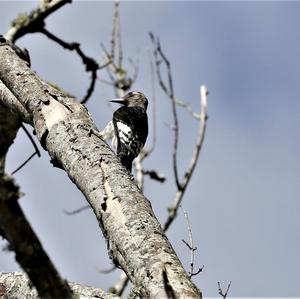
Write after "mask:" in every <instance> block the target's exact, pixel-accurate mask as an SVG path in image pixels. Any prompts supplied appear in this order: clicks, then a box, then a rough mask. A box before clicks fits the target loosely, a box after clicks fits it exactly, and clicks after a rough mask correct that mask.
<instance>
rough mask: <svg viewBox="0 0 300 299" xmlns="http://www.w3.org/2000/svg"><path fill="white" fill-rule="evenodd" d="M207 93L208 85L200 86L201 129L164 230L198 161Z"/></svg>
mask: <svg viewBox="0 0 300 299" xmlns="http://www.w3.org/2000/svg"><path fill="white" fill-rule="evenodd" d="M207 95H208V91H207V88H206V86H204V85H202V86H201V87H200V120H199V129H198V136H197V140H196V146H195V150H194V153H193V155H192V158H191V160H190V164H189V167H188V169H187V170H186V172H185V174H184V177H183V180H182V182H181V186H182V189H181V190H178V191H177V192H176V195H175V201H174V203H173V205H172V206H171V207H169V215H168V218H167V220H166V222H165V224H164V230H165V231H166V230H167V229H168V228H169V226H170V225H171V223H172V222H173V221H174V219H175V218H176V215H177V211H178V208H179V206H180V204H181V202H182V199H183V196H184V193H185V190H186V189H187V186H188V184H189V182H190V179H191V177H192V175H193V173H194V170H195V167H196V165H197V162H198V158H199V155H200V151H201V148H202V145H203V141H204V137H205V132H206V121H207Z"/></svg>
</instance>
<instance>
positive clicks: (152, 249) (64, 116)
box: [0, 45, 201, 298]
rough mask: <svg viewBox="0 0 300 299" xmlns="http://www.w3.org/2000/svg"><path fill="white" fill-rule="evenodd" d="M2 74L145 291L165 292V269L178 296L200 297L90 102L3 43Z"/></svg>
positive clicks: (115, 255) (112, 251)
mask: <svg viewBox="0 0 300 299" xmlns="http://www.w3.org/2000/svg"><path fill="white" fill-rule="evenodd" d="M16 70H17V71H16ZM0 79H1V80H2V81H3V83H4V84H5V85H6V87H8V88H9V89H10V91H11V92H12V93H13V94H14V96H15V97H16V98H17V99H18V101H19V102H20V103H21V104H22V105H23V106H24V107H26V109H27V111H28V112H29V113H30V115H31V116H32V118H33V123H34V128H35V131H36V133H37V136H38V138H39V140H40V142H41V144H42V146H43V147H44V148H45V149H46V150H47V151H48V153H49V155H50V156H51V159H52V161H55V164H56V165H59V166H60V167H61V168H62V169H64V170H65V171H66V172H67V173H68V176H69V177H70V179H71V180H72V181H73V182H74V184H76V186H77V187H78V188H79V189H80V190H81V191H82V193H83V194H84V195H85V197H86V199H87V201H88V202H89V204H90V205H91V206H92V208H93V211H94V213H95V215H96V218H97V220H98V222H99V225H100V227H101V228H102V231H103V234H104V236H105V237H106V238H107V243H108V250H109V255H110V257H111V258H112V259H113V261H114V263H115V264H117V265H119V266H120V267H121V268H122V269H123V270H124V271H125V272H126V274H127V275H128V276H129V278H130V280H131V281H132V282H133V284H134V285H135V286H139V287H141V289H140V290H141V294H140V295H141V297H150V298H166V294H165V288H164V282H163V278H162V272H163V271H165V272H166V273H167V276H168V281H169V283H170V284H171V286H172V289H173V290H174V292H175V294H176V297H177V298H187V297H189V298H200V297H201V293H200V291H199V290H198V289H197V288H196V287H195V285H194V284H193V283H192V282H191V281H190V279H189V277H188V275H187V273H186V272H185V270H184V269H183V267H182V265H181V263H180V261H179V259H178V257H177V256H176V253H175V252H174V250H173V248H172V246H171V244H170V243H169V241H168V239H167V237H166V236H165V235H164V232H163V231H162V229H161V226H160V225H159V223H158V221H157V219H156V217H155V216H154V213H153V211H152V209H151V204H150V202H149V201H148V200H147V199H146V198H145V197H144V196H143V194H142V193H141V192H140V190H139V189H138V187H137V186H136V184H135V183H134V182H133V181H132V179H131V177H130V175H129V174H128V173H127V172H126V170H125V169H124V168H123V166H122V165H121V164H120V162H119V159H118V158H117V157H116V156H115V154H114V153H113V152H112V151H111V150H110V148H109V147H108V146H107V144H106V143H105V142H103V141H102V140H101V139H99V138H98V137H97V136H95V134H90V133H89V132H91V130H95V131H97V129H96V127H95V125H94V123H93V121H92V119H91V117H90V115H89V114H88V112H87V110H86V108H85V107H83V106H82V105H80V104H79V103H77V102H75V101H74V100H73V99H71V98H68V97H65V96H63V94H61V93H59V92H57V91H55V90H51V87H47V86H46V85H45V84H43V83H42V82H41V80H40V79H39V78H38V77H37V75H36V73H35V72H33V71H31V70H30V69H29V68H28V67H27V65H26V64H25V63H24V62H23V61H22V60H20V59H19V58H18V57H17V56H16V55H15V53H14V52H13V51H12V50H11V49H10V48H9V46H8V45H0ZM33 94H34V96H33ZM178 282H180V284H179V283H178Z"/></svg>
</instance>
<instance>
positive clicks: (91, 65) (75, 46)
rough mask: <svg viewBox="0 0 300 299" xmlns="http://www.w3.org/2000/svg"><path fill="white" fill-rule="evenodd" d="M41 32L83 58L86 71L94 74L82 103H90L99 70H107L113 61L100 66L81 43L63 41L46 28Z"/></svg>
mask: <svg viewBox="0 0 300 299" xmlns="http://www.w3.org/2000/svg"><path fill="white" fill-rule="evenodd" d="M40 32H41V33H43V34H44V35H45V36H47V37H48V38H49V39H51V40H52V41H54V42H56V43H57V44H59V45H60V46H61V47H63V48H64V49H67V50H70V51H76V53H77V54H78V55H79V57H80V58H81V60H82V63H83V64H84V65H85V68H86V71H87V72H91V73H92V75H91V82H90V86H89V87H88V89H87V92H86V95H85V96H84V98H83V99H82V101H81V103H82V104H85V103H86V102H87V101H88V99H89V98H90V97H91V95H92V93H93V91H94V88H95V83H96V80H97V70H100V69H102V68H106V67H107V66H108V65H109V64H110V63H111V62H112V60H110V59H108V60H107V62H106V63H104V64H103V65H99V64H98V63H97V62H96V61H95V60H94V59H93V58H91V57H88V56H86V55H85V54H84V53H83V51H82V50H81V48H80V44H79V43H75V42H73V43H67V42H65V41H64V40H62V39H61V38H59V37H57V36H56V35H54V34H52V33H51V32H49V31H48V30H47V29H46V28H45V27H42V28H41V29H40Z"/></svg>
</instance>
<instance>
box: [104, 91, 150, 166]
mask: <svg viewBox="0 0 300 299" xmlns="http://www.w3.org/2000/svg"><path fill="white" fill-rule="evenodd" d="M110 102H114V103H119V104H122V105H123V106H122V107H120V108H119V109H117V110H116V111H115V112H114V114H113V120H112V122H110V123H109V124H108V126H107V127H106V129H105V130H104V131H103V136H104V138H105V134H106V133H108V132H110V131H111V129H112V128H111V127H112V125H113V129H114V136H112V137H113V138H112V140H113V142H112V143H113V145H114V143H115V142H116V148H117V155H118V156H119V158H120V160H121V163H122V164H123V165H124V166H125V167H126V169H127V170H128V171H131V167H132V161H133V160H134V159H135V158H136V157H137V156H138V154H139V153H140V151H141V150H142V148H143V147H144V144H145V142H146V139H147V136H148V117H147V112H146V111H147V106H148V100H147V98H146V97H145V95H144V94H142V93H141V92H138V91H132V92H129V93H128V94H126V95H125V96H124V97H122V98H120V99H114V100H111V101H110Z"/></svg>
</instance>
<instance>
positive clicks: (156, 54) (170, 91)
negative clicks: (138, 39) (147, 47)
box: [150, 33, 182, 190]
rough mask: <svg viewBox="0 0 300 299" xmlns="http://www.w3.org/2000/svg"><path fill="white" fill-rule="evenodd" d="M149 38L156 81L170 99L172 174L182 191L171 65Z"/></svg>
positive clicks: (157, 42) (158, 46)
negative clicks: (165, 77) (164, 76)
mask: <svg viewBox="0 0 300 299" xmlns="http://www.w3.org/2000/svg"><path fill="white" fill-rule="evenodd" d="M150 38H151V40H152V43H153V45H154V58H155V64H156V74H157V78H158V81H159V84H160V86H161V88H162V90H163V91H164V92H165V93H166V95H167V96H168V97H169V98H170V100H171V104H172V114H173V128H174V143H173V154H172V156H173V172H174V177H175V182H176V186H177V189H178V190H182V185H181V183H180V180H179V175H178V166H177V152H178V139H179V123H178V116H177V110H176V103H175V95H174V88H173V78H172V72H171V64H170V61H169V60H168V59H167V57H166V55H165V54H164V52H163V51H162V49H161V46H160V42H159V40H158V39H155V37H154V35H153V34H152V33H150ZM162 61H163V62H164V64H165V66H166V68H167V74H168V87H167V86H166V84H165V83H164V81H163V80H162V76H161V70H160V65H161V62H162Z"/></svg>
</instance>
